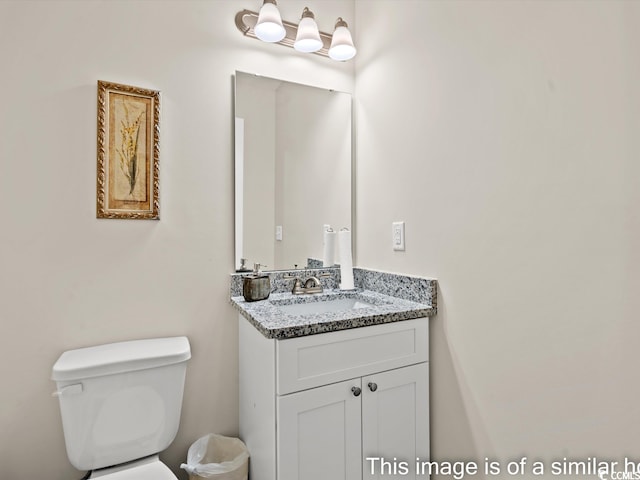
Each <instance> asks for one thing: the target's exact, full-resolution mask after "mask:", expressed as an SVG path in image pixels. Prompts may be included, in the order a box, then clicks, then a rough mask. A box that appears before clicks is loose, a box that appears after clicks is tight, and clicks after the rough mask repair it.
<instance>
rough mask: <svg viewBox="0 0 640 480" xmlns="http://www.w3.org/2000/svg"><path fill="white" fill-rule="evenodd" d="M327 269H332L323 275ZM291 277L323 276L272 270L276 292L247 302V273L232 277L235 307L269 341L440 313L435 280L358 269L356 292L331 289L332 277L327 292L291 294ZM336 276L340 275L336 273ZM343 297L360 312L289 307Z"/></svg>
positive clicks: (232, 297)
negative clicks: (298, 310) (288, 277)
mask: <svg viewBox="0 0 640 480" xmlns="http://www.w3.org/2000/svg"><path fill="white" fill-rule="evenodd" d="M327 270H329V271H330V270H331V269H325V270H323V272H325V273H326V271H327ZM291 273H294V274H298V275H300V276H301V277H304V278H307V277H308V276H310V275H318V272H317V271H313V270H307V271H306V272H305V273H304V274H302V272H270V276H271V277H272V293H271V295H270V296H269V299H267V300H263V301H260V302H247V301H245V300H244V298H243V297H242V275H238V274H234V275H232V280H231V303H232V304H233V305H234V306H235V308H236V309H237V310H238V311H239V312H240V313H241V314H242V315H243V316H244V317H245V318H246V319H248V320H249V321H250V322H251V324H252V325H253V326H255V327H256V328H257V329H258V330H259V331H260V332H261V333H262V334H263V335H264V336H265V337H267V338H276V339H284V338H293V337H300V336H305V335H313V334H317V333H325V332H332V331H337V330H345V329H349V328H357V327H363V326H368V325H377V324H381V323H390V322H397V321H401V320H410V319H413V318H420V317H431V316H433V315H435V314H436V299H437V287H436V281H435V280H433V279H428V278H421V277H411V276H405V275H397V274H390V273H384V272H376V271H373V270H365V269H360V268H356V269H354V278H355V283H356V287H357V288H356V289H355V290H353V291H348V292H345V291H341V290H336V289H332V288H327V287H329V286H331V287H333V286H335V285H336V284H337V280H339V279H336V278H333V277H329V278H327V279H326V280H325V281H323V282H322V283H323V285H325V291H324V292H323V293H320V294H311V295H292V294H291V293H290V292H288V288H289V283H290V282H283V281H282V278H283V277H284V276H286V275H290V274H291ZM331 273H332V274H333V275H334V276H335V274H336V270H335V269H334V270H333V271H332V272H331ZM337 275H338V276H339V270H337ZM327 284H328V285H327ZM341 299H352V300H354V301H357V302H360V304H359V306H358V307H357V308H351V309H346V310H341V311H328V312H323V313H296V312H289V311H287V308H286V306H287V305H292V304H300V303H314V302H326V301H332V300H341ZM283 307H284V308H283Z"/></svg>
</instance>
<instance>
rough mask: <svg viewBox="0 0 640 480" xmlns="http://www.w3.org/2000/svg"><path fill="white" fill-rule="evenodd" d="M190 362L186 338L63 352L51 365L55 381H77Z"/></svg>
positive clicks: (120, 343)
mask: <svg viewBox="0 0 640 480" xmlns="http://www.w3.org/2000/svg"><path fill="white" fill-rule="evenodd" d="M190 358H191V348H190V346H189V340H188V339H187V337H169V338H152V339H146V340H132V341H128V342H118V343H109V344H106V345H98V346H95V347H87V348H79V349H77V350H69V351H67V352H64V353H63V354H62V355H60V358H58V361H57V362H56V363H55V364H54V365H53V373H52V376H51V378H52V379H53V380H55V381H66V380H80V379H83V378H91V377H99V376H102V375H112V374H116V373H124V372H132V371H135V370H144V369H147V368H154V367H161V366H163V365H171V364H173V363H180V362H185V361H187V360H189V359H190Z"/></svg>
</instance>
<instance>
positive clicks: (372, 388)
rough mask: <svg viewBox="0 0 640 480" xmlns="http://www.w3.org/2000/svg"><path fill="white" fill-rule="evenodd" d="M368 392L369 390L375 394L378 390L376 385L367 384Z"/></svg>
mask: <svg viewBox="0 0 640 480" xmlns="http://www.w3.org/2000/svg"><path fill="white" fill-rule="evenodd" d="M368 387H369V390H371V391H372V392H375V391H376V390H377V389H378V384H377V383H373V382H369V385H368Z"/></svg>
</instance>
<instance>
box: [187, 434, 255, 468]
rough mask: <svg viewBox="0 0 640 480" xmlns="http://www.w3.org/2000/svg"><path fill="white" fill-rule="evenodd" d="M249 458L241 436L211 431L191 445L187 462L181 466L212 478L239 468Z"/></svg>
mask: <svg viewBox="0 0 640 480" xmlns="http://www.w3.org/2000/svg"><path fill="white" fill-rule="evenodd" d="M248 458H249V452H248V451H247V447H246V445H245V444H244V443H243V442H242V440H240V439H239V438H233V437H225V436H223V435H217V434H215V433H210V434H208V435H205V436H204V437H202V438H199V439H198V440H196V441H195V442H194V443H193V445H191V446H190V447H189V451H188V452H187V463H183V464H182V465H180V468H182V469H183V470H186V471H187V473H189V475H194V476H198V477H202V478H212V477H215V476H217V475H220V474H224V473H229V472H234V471H235V470H238V469H239V468H241V467H242V466H243V464H244V463H245V462H246V461H247V460H248Z"/></svg>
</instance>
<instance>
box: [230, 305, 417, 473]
mask: <svg viewBox="0 0 640 480" xmlns="http://www.w3.org/2000/svg"><path fill="white" fill-rule="evenodd" d="M239 338H240V358H239V362H240V437H241V438H242V439H243V440H244V441H245V443H246V444H247V447H248V448H249V453H250V455H251V459H250V463H249V464H250V475H249V477H250V480H316V479H318V480H326V479H332V480H341V479H344V480H360V479H372V478H403V479H412V478H415V469H414V464H415V460H416V457H419V458H420V460H422V461H426V460H428V458H429V378H428V375H429V369H428V365H429V364H428V343H429V339H428V319H427V318H419V319H415V320H405V321H399V322H394V323H386V324H381V325H375V326H367V327H359V328H353V329H349V330H340V331H336V332H330V333H322V334H316V335H309V336H303V337H296V338H291V339H284V340H274V339H267V338H265V337H264V336H263V335H262V334H261V333H260V332H258V330H257V329H256V328H255V327H253V326H252V325H251V324H250V323H249V322H248V321H247V320H245V319H244V318H242V317H241V318H240V324H239ZM367 457H378V458H379V457H384V460H385V461H386V462H389V464H388V465H387V466H386V470H385V471H384V473H385V474H384V475H378V474H379V473H380V461H376V463H375V464H374V466H375V474H373V475H372V474H371V468H372V462H371V461H369V460H367ZM401 461H405V462H407V463H408V472H402V471H400V470H396V473H397V476H393V475H389V469H393V468H396V469H397V468H398V466H399V462H401ZM421 478H425V477H424V475H423V476H421Z"/></svg>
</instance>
